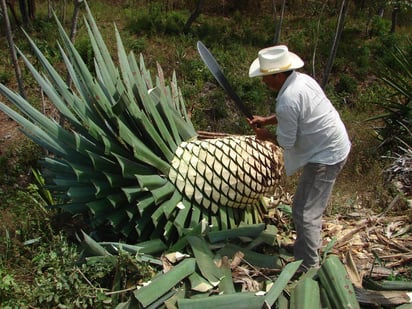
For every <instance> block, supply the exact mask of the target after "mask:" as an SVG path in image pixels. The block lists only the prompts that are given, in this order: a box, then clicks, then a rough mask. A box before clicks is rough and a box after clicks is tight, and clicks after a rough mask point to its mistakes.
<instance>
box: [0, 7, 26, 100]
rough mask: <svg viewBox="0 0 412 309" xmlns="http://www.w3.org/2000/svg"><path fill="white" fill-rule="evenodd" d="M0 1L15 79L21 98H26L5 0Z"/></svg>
mask: <svg viewBox="0 0 412 309" xmlns="http://www.w3.org/2000/svg"><path fill="white" fill-rule="evenodd" d="M0 1H1V9H2V10H3V12H4V16H3V18H4V26H5V27H4V28H5V30H6V37H7V42H8V44H9V48H10V55H11V60H12V62H13V67H14V71H15V73H16V79H17V83H18V86H19V93H20V95H21V96H22V97H23V98H26V91H25V90H24V84H23V78H22V74H21V70H20V66H19V62H18V61H17V54H16V48H15V47H14V42H13V34H12V31H11V26H10V20H9V15H8V14H7V4H6V0H0Z"/></svg>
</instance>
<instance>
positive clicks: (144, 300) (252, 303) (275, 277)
mask: <svg viewBox="0 0 412 309" xmlns="http://www.w3.org/2000/svg"><path fill="white" fill-rule="evenodd" d="M44 82H45V83H46V81H44ZM46 84H47V83H46ZM52 92H53V91H52ZM4 108H5V109H6V110H9V113H10V114H13V112H12V111H11V109H7V108H6V107H4ZM15 117H16V118H18V119H21V122H23V121H24V120H23V118H21V117H19V116H17V115H15ZM33 130H37V127H35V126H33ZM36 132H37V131H36ZM285 195H286V196H285ZM261 202H262V203H263V204H265V208H266V209H268V213H267V216H266V220H265V222H263V223H256V224H244V225H240V226H239V227H237V228H235V229H228V230H216V229H213V228H211V226H209V225H208V223H206V222H204V221H201V222H199V224H198V226H196V227H194V228H192V229H191V230H190V231H189V232H187V233H185V234H183V235H182V236H181V237H180V238H179V239H178V240H177V242H175V243H174V244H173V245H172V246H171V247H168V246H166V245H165V244H164V243H163V242H162V240H161V239H152V240H148V241H144V242H140V243H137V244H133V245H131V244H124V243H118V242H96V241H95V240H93V239H92V238H91V237H90V236H88V235H87V234H85V233H84V234H83V235H79V239H80V241H81V244H82V247H83V252H82V255H81V257H80V261H81V262H84V263H93V262H96V261H98V260H99V259H105V260H111V261H115V262H114V264H113V265H116V260H117V259H120V258H122V257H124V256H125V255H127V256H128V257H129V258H130V261H131V262H132V263H133V264H134V265H135V266H136V267H135V269H136V271H138V270H139V265H141V266H142V267H144V266H146V265H148V264H149V265H150V266H151V267H152V268H153V269H154V270H155V272H156V274H154V275H153V276H152V278H151V280H150V281H148V282H140V281H135V280H134V281H131V282H127V283H126V285H124V284H120V283H119V282H120V280H121V279H120V278H119V276H117V275H116V276H115V282H114V284H113V287H112V288H111V289H110V291H108V290H107V291H106V290H105V291H104V292H105V293H107V295H113V297H116V299H117V300H119V299H120V297H119V295H120V296H121V299H122V301H123V300H125V299H126V301H124V302H122V303H120V304H118V305H117V307H116V308H118V309H121V308H179V309H180V308H183V309H184V308H194V309H195V308H214V309H217V308H225V309H226V308H238V309H241V308H248V309H252V308H299V309H305V308H309V309H316V308H338V309H341V308H361V306H364V305H365V306H369V307H370V306H375V307H379V306H380V307H382V306H383V307H388V308H393V307H396V306H397V307H396V308H410V306H411V302H412V294H411V293H409V294H408V292H407V291H412V284H411V282H403V281H390V280H386V279H389V277H390V276H391V277H393V276H398V275H399V276H403V277H408V276H407V275H408V274H407V273H406V272H407V271H408V269H409V270H410V261H411V260H412V246H411V243H412V242H411V240H412V239H411V236H410V233H409V231H410V225H409V226H408V225H407V222H408V215H403V216H399V217H397V218H388V217H386V211H385V212H383V213H381V214H373V213H367V214H365V213H364V212H363V213H352V214H347V215H345V217H343V216H342V217H334V218H325V219H326V220H325V222H327V223H325V226H324V235H323V239H324V241H325V243H324V246H323V250H322V252H321V253H322V263H321V266H320V268H319V269H310V270H309V271H308V272H307V273H305V274H299V273H297V270H298V268H299V266H300V264H301V261H294V260H293V256H292V254H291V253H290V251H288V250H286V248H288V247H290V246H291V244H292V243H293V238H294V235H293V229H292V224H291V221H290V214H291V207H290V205H291V203H290V196H287V194H285V193H284V192H280V193H279V194H278V195H275V196H272V197H267V198H266V197H265V198H262V201H261ZM395 203H396V200H395V201H394V202H393V204H395ZM390 208H391V205H389V206H388V209H387V210H389V209H390ZM408 264H409V265H408ZM90 284H93V283H92V282H90ZM124 286H126V288H124ZM407 306H409V307H407Z"/></svg>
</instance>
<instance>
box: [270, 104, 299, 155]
mask: <svg viewBox="0 0 412 309" xmlns="http://www.w3.org/2000/svg"><path fill="white" fill-rule="evenodd" d="M283 103H285V104H281V105H280V106H278V108H277V109H276V116H277V119H278V126H277V132H276V133H277V140H278V143H279V145H280V146H281V147H282V148H284V149H290V148H292V147H293V146H294V145H295V142H296V136H297V132H298V123H299V115H300V109H299V107H298V104H296V102H293V101H289V102H283Z"/></svg>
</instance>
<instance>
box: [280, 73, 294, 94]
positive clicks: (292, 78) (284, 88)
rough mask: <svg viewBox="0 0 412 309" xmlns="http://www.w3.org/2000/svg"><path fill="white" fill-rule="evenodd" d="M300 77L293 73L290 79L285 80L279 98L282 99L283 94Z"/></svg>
mask: <svg viewBox="0 0 412 309" xmlns="http://www.w3.org/2000/svg"><path fill="white" fill-rule="evenodd" d="M297 75H298V73H297V72H296V71H293V72H292V73H291V74H290V75H289V76H288V78H287V79H286V80H285V82H284V83H283V86H282V88H280V90H279V93H278V95H277V97H278V98H280V97H281V96H282V94H283V92H285V90H286V88H287V87H288V86H289V85H290V84H291V83H292V81H293V80H295V79H296V76H297Z"/></svg>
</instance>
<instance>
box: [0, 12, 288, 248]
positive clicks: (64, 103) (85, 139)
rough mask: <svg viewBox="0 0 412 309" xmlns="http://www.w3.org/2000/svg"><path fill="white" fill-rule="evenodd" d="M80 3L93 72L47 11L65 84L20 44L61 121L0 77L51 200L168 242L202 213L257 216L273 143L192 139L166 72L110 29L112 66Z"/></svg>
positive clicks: (221, 222)
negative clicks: (154, 71)
mask: <svg viewBox="0 0 412 309" xmlns="http://www.w3.org/2000/svg"><path fill="white" fill-rule="evenodd" d="M86 9H87V16H86V18H85V24H86V26H87V29H88V32H89V37H90V41H91V44H92V47H93V50H94V54H95V71H94V72H90V71H89V69H88V68H87V66H86V64H85V63H84V61H83V60H82V58H81V56H80V55H79V53H78V52H77V50H76V48H75V47H74V45H73V44H72V42H70V40H69V38H68V36H67V35H66V33H65V31H64V30H63V28H62V26H61V25H60V23H59V21H58V20H57V18H56V22H57V25H58V30H59V32H60V36H61V46H60V47H59V48H60V51H61V54H62V58H63V60H64V63H65V65H66V67H67V71H68V72H69V74H70V77H71V80H72V84H73V89H70V88H69V87H68V85H67V84H66V82H65V81H64V78H62V77H61V75H60V74H59V73H58V72H57V71H56V70H55V69H54V67H53V66H52V65H51V64H50V63H49V61H48V60H47V59H46V57H45V56H44V55H43V54H42V52H41V51H40V50H39V49H38V48H37V46H36V44H35V43H34V42H33V41H32V40H31V39H30V38H29V37H28V40H29V42H30V44H31V46H32V48H33V51H34V53H35V55H36V56H37V58H38V60H39V62H40V63H41V64H42V66H43V73H41V72H39V71H38V70H36V68H35V67H34V66H33V65H32V64H31V63H30V62H29V60H28V59H27V58H26V57H25V56H24V55H23V53H21V52H20V55H21V57H22V58H23V60H24V61H25V63H26V65H27V67H28V68H29V70H30V71H31V72H32V74H33V76H34V78H35V79H36V80H37V82H38V83H39V85H40V86H41V88H42V90H43V91H44V92H45V94H46V95H47V97H48V98H49V99H50V101H51V102H52V103H53V104H54V105H55V106H56V108H57V109H58V110H59V112H60V113H61V114H62V115H63V116H64V118H65V120H66V123H67V124H66V125H65V126H61V125H60V124H59V123H57V122H56V121H54V120H53V119H50V118H48V117H47V116H45V115H43V114H42V113H40V112H39V111H38V110H36V109H35V108H34V107H32V106H31V104H30V103H29V102H27V101H26V100H24V99H23V98H22V97H21V96H19V95H18V94H16V93H14V92H13V91H11V90H9V89H8V88H7V87H5V86H4V85H0V92H1V93H2V94H3V95H4V96H5V97H6V98H7V99H8V100H9V101H10V102H11V103H13V104H14V105H15V106H16V107H18V109H19V110H20V111H21V113H22V114H23V115H24V116H26V117H24V116H23V115H21V114H19V113H17V112H16V111H14V110H13V109H12V108H10V107H8V106H7V105H5V104H3V103H1V102H0V103H1V104H0V109H1V110H2V111H3V112H5V113H6V114H8V115H9V116H10V117H11V118H13V119H14V120H15V121H17V122H18V123H19V124H20V125H21V126H22V130H23V131H24V133H25V134H26V135H27V136H29V137H30V138H31V139H33V140H34V141H35V142H37V143H38V144H39V145H41V146H43V147H44V148H46V149H47V150H49V151H50V153H52V155H50V156H48V157H46V158H44V160H43V161H42V164H43V167H44V175H45V176H48V179H49V185H48V188H49V189H50V190H51V191H52V192H53V193H54V194H55V195H56V196H58V197H59V199H60V200H61V201H62V202H61V203H60V204H59V205H57V206H59V207H62V208H63V209H65V210H67V211H70V212H74V213H77V212H89V213H91V222H92V224H93V225H94V226H99V225H102V224H105V225H107V224H108V223H109V224H111V225H112V226H113V229H114V230H115V231H116V232H120V233H122V234H123V235H124V236H126V237H128V239H129V240H130V241H134V240H136V239H137V238H139V240H146V239H155V238H161V239H163V240H165V241H166V242H168V243H172V242H174V241H175V240H176V236H179V235H182V234H184V233H185V230H186V229H191V228H193V227H195V226H198V223H199V222H200V221H202V220H204V219H206V220H207V222H208V223H209V224H212V225H213V226H214V227H215V228H219V229H227V228H234V227H236V226H238V225H239V224H241V223H256V222H260V221H261V220H262V216H263V213H264V211H265V209H264V208H262V207H263V206H262V205H261V204H260V203H259V198H260V197H261V196H262V195H264V194H268V193H269V191H270V190H271V189H274V187H275V186H276V184H277V181H278V180H279V179H280V169H281V167H282V164H281V161H280V151H279V149H276V148H275V149H274V148H273V147H272V146H273V145H267V144H266V143H263V142H260V141H258V140H256V139H255V138H254V137H250V136H246V137H245V136H229V137H225V138H220V139H211V140H202V141H200V140H197V133H196V131H195V129H194V127H193V125H192V123H191V121H190V119H189V117H188V115H187V113H186V110H185V104H184V100H183V97H182V95H181V93H180V90H179V88H178V87H177V82H176V75H175V74H174V75H173V79H172V81H171V83H170V85H166V83H165V82H164V78H163V73H162V71H161V69H160V68H159V69H158V76H157V78H156V79H155V81H153V80H152V78H151V74H150V72H149V71H148V70H147V69H146V66H145V64H144V60H143V57H142V56H140V58H139V59H136V57H135V55H134V54H133V53H129V54H126V52H125V49H124V47H123V44H122V41H121V38H120V35H119V33H118V31H117V29H116V28H115V33H116V41H117V49H118V62H119V66H117V65H116V64H115V63H114V62H113V60H112V57H111V55H110V53H109V51H108V49H107V46H106V45H105V43H104V41H103V40H102V37H101V35H100V32H99V30H98V27H97V26H96V24H95V21H94V19H93V16H92V14H91V12H90V10H89V8H88V7H87V5H86ZM259 205H260V206H259Z"/></svg>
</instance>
